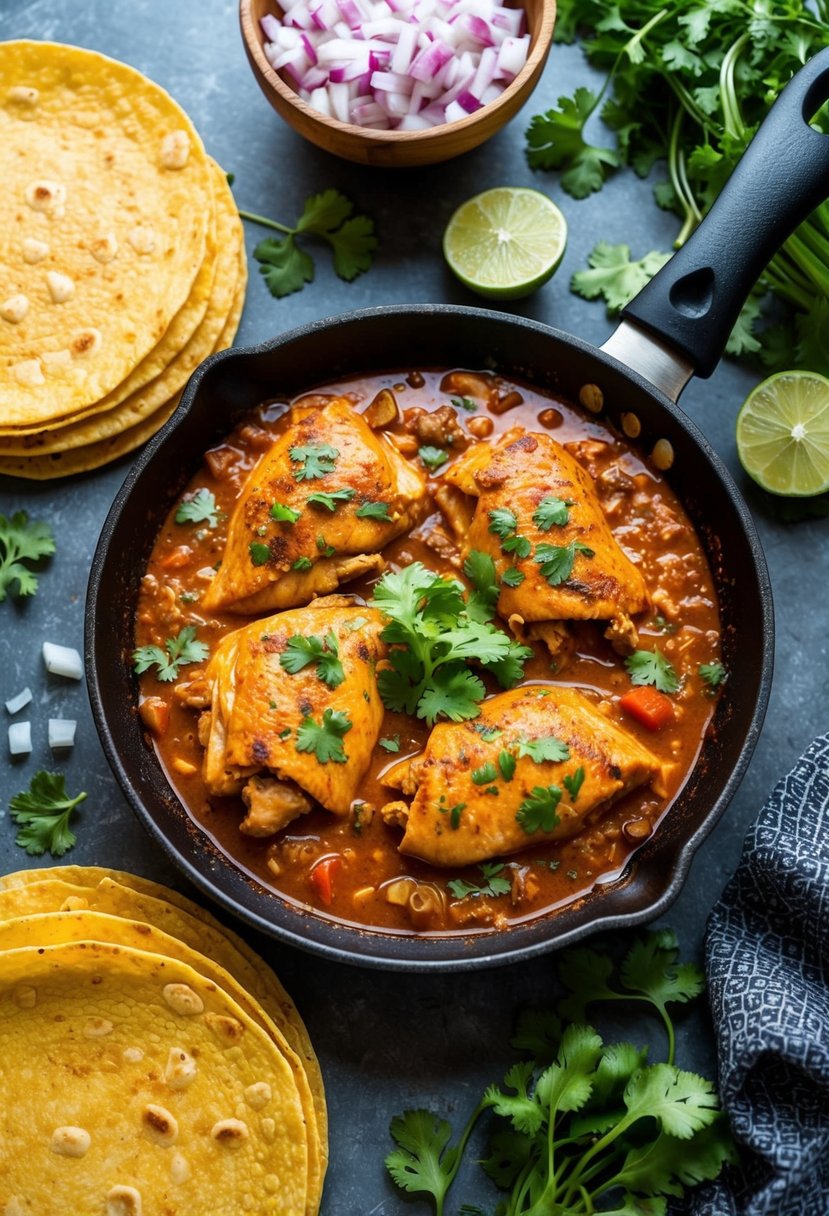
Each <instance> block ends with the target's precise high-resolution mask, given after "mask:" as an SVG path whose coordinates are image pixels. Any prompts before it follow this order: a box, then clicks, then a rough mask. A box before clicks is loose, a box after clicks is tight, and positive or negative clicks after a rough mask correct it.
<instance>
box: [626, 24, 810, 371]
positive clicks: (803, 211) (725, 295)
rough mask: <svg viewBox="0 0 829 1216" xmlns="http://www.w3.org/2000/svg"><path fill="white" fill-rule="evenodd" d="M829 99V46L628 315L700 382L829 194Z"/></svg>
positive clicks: (774, 111) (783, 98) (788, 92)
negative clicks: (825, 125) (817, 117)
mask: <svg viewBox="0 0 829 1216" xmlns="http://www.w3.org/2000/svg"><path fill="white" fill-rule="evenodd" d="M827 99H829V48H826V49H825V50H822V51H821V52H820V53H819V54H818V55H815V57H814V58H813V59H811V60H810V61H809V62H808V63H807V64H806V65H805V67H803V68H801V69H800V71H799V72H798V73H797V75H796V76H794V77H793V78H792V80H791V81H790V82H789V84H787V85H786V87H785V89H784V90H783V91H782V93H781V94H780V96H779V97H778V99H777V101H776V102H775V103H774V105H773V106H772V108H771V109H770V110H769V112H768V114H767V115H766V118H765V120H764V122H763V123H762V125H761V126H760V128H759V130H758V131H757V134H756V135H755V136H754V138H753V139H752V141H751V143H750V144H749V146H748V148H747V149H746V152H745V153H744V155H743V158H742V160H741V161H740V162H739V164H738V165H737V167H736V169H735V170H734V172H733V173H732V175H731V177H730V178H729V180H728V182H727V183H726V185H725V187H724V188H723V190H722V192H721V193H720V195H719V196H718V198H717V199H716V201H715V202H714V205H713V206H712V208H711V210H710V211H709V213H708V215H706V217H705V219H704V220H703V221H702V223H701V224H700V225H699V227H698V228H697V229H696V231H695V232H694V233H693V234H692V236H691V237H690V239H689V240H688V241H687V242H686V243H685V244H684V245H683V246H682V248H681V249H678V250H677V252H676V253H675V254H674V255H673V257H672V258H671V260H670V261H669V262H667V263H666V265H665V266H664V267H663V269H662V270H660V271H659V273H658V274H657V275H656V276H655V277H654V278H653V279H652V280H651V281H650V283H648V284H647V286H646V287H644V288H643V289H642V291H640V293H639V295H638V296H636V297H635V299H633V300H631V302H630V304H628V305H627V307H626V308H625V309H624V310H623V314H622V315H623V316H624V317H626V318H629V319H631V320H633V321H636V322H638V323H639V324H640V325H642V326H644V327H645V328H646V329H649V330H652V331H653V332H654V333H656V334H658V335H659V336H660V337H661V338H663V339H664V340H665V341H666V342H667V343H668V344H669V346H672V347H673V348H675V349H676V350H678V351H680V352H682V354H683V355H685V356H686V358H687V359H688V360H689V362H690V363H691V364H692V365H693V367H694V371H695V372H696V374H697V375H698V376H701V377H703V378H704V377H706V376H710V375H711V373H712V372H713V371H714V368H715V367H716V366H717V364H718V363H719V361H720V358H721V357H722V354H723V351H724V350H725V344H726V342H727V341H728V337H729V334H730V333H731V330H732V328H733V326H734V323H735V322H736V320H737V316H738V314H739V311H740V309H741V308H742V306H743V304H744V303H745V301H746V299H747V298H748V294H749V292H750V291H751V289H752V287H753V286H754V284H755V283H756V282H757V279H758V278H759V277H760V275H761V274H762V272H763V270H764V269H765V267H766V265H767V264H768V262H769V261H770V260H771V258H772V257H773V255H774V254H775V253H776V252H777V250H778V249H779V248H780V246H781V245H782V244H783V242H784V241H785V240H786V239H787V237H789V236H790V235H791V234H792V232H793V231H794V230H795V228H796V227H797V226H798V224H800V223H802V221H803V220H805V219H806V217H807V216H808V215H810V214H811V212H812V211H814V209H815V207H817V206H819V204H820V203H822V202H823V200H824V199H825V198H826V197H827V196H828V195H829V135H822V134H821V133H820V132H819V131H816V130H814V128H812V127H810V126H809V120H810V119H811V118H812V116H813V115H814V114H815V113H816V112H817V110H818V109H819V108H820V106H821V105H822V104H823V102H824V101H826V100H827Z"/></svg>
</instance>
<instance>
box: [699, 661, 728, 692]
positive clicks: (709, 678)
mask: <svg viewBox="0 0 829 1216" xmlns="http://www.w3.org/2000/svg"><path fill="white" fill-rule="evenodd" d="M699 676H700V679H701V680H704V681H705V683H706V684H707V685H708V687H709V688H719V687H720V685H721V684H724V683H725V681H726V680H727V679H728V672H727V671H726V670H725V668H724V667H723V665H722V663H701V664H700V666H699Z"/></svg>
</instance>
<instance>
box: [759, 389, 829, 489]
mask: <svg viewBox="0 0 829 1216" xmlns="http://www.w3.org/2000/svg"><path fill="white" fill-rule="evenodd" d="M737 452H738V454H739V457H740V461H741V463H742V466H743V468H744V469H745V471H746V472H747V473H748V475H749V477H753V478H754V480H755V481H756V482H757V484H758V485H761V486H762V487H763V489H764V490H770V491H771V492H772V494H787V495H800V496H806V495H809V494H822V493H823V492H824V491H825V490H829V380H827V379H826V377H825V376H819V375H817V374H816V373H815V372H800V371H794V372H778V373H777V374H776V375H774V376H770V377H769V378H768V380H764V381H763V383H762V384H758V385H757V387H756V388H755V389H754V390H753V391H752V392H751V393H749V395H748V397H747V398H746V400H745V403H744V405H743V407H742V409H741V410H740V413H739V416H738V418H737Z"/></svg>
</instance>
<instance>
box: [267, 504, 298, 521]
mask: <svg viewBox="0 0 829 1216" xmlns="http://www.w3.org/2000/svg"><path fill="white" fill-rule="evenodd" d="M301 514H302V512H301V511H295V510H294V509H293V507H286V506H285V504H284V502H274V503H271V510H270V516H271V519H275V520H276V521H277V522H278V523H281V524H295V523H296V521H297V520H298V519H299V517H300V515H301Z"/></svg>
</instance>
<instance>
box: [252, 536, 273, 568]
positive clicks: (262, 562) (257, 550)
mask: <svg viewBox="0 0 829 1216" xmlns="http://www.w3.org/2000/svg"><path fill="white" fill-rule="evenodd" d="M248 554H249V556H250V560H251V562H252V563H253V565H254V566H267V564H268V562H269V561H270V560H271V550H270V546H269V545H265V544H263V543H262V541H261V540H252V541H251V542H250V544H249V545H248Z"/></svg>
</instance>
